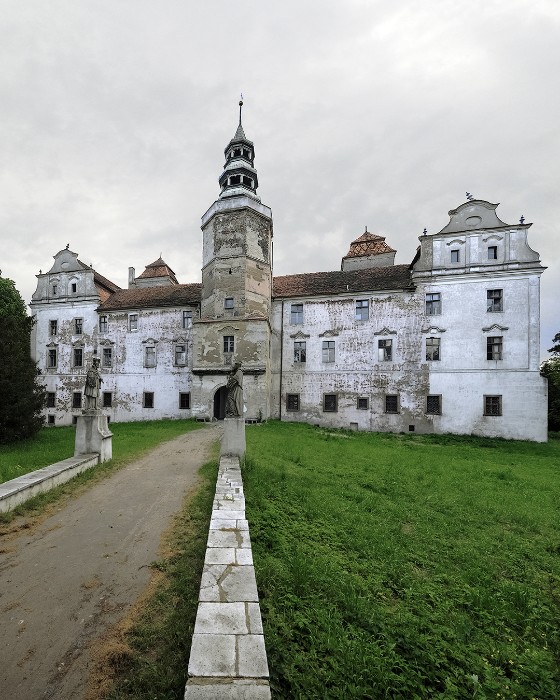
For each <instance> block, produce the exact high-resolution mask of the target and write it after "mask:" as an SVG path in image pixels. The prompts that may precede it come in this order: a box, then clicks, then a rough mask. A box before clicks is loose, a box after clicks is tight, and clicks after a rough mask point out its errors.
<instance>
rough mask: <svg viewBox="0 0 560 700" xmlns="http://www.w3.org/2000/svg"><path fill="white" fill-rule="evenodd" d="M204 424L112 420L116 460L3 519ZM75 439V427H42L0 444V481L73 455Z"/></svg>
mask: <svg viewBox="0 0 560 700" xmlns="http://www.w3.org/2000/svg"><path fill="white" fill-rule="evenodd" d="M201 425H202V424H200V423H197V422H196V421H193V420H156V421H142V422H137V423H111V424H110V426H109V427H110V429H111V432H112V433H113V459H111V460H110V461H108V462H105V463H103V464H100V465H98V466H97V467H95V468H94V469H88V470H87V471H85V472H82V473H81V474H79V475H78V476H76V477H75V478H74V479H72V480H71V481H69V482H67V483H66V484H62V485H61V486H57V487H56V488H54V489H52V490H51V491H48V492H46V493H43V494H40V495H39V496H35V497H34V498H32V499H30V500H29V501H26V502H25V503H22V504H21V505H20V506H17V507H16V508H14V510H12V511H10V512H9V513H0V522H9V521H10V520H12V519H13V518H14V517H15V516H17V515H22V514H24V513H33V512H37V511H40V510H41V509H42V508H43V507H44V506H45V505H46V504H48V503H51V502H52V501H54V500H57V499H58V498H59V497H60V496H63V495H68V494H69V493H72V492H73V491H74V489H76V488H78V487H80V486H81V485H82V484H84V483H86V482H89V481H95V480H96V479H99V478H103V477H104V476H105V475H106V474H107V473H108V472H110V471H113V470H115V469H118V468H120V467H122V466H124V465H125V464H128V463H129V462H130V461H131V460H133V459H136V458H138V457H140V456H141V455H142V454H144V453H145V452H147V451H148V450H151V449H153V448H154V447H156V446H157V445H159V443H161V442H165V441H167V440H172V439H173V438H175V437H178V436H179V435H183V434H184V433H186V432H189V431H190V430H196V429H198V428H200V427H201ZM74 438H75V429H74V428H73V427H60V428H43V429H42V430H40V431H39V433H38V434H37V435H36V436H35V437H33V438H31V439H29V440H23V441H21V442H19V443H16V444H14V445H2V446H0V483H2V482H3V481H8V480H9V479H14V478H16V477H17V476H21V475H22V474H26V473H27V472H31V471H34V470H35V469H40V468H41V467H46V466H48V465H49V464H52V463H54V462H58V461H60V460H62V459H66V458H67V457H72V456H73V454H74Z"/></svg>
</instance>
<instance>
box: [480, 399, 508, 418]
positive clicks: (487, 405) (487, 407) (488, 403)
mask: <svg viewBox="0 0 560 700" xmlns="http://www.w3.org/2000/svg"><path fill="white" fill-rule="evenodd" d="M493 406H495V407H496V410H494V407H493ZM483 415H484V416H489V417H491V418H499V417H500V416H502V415H503V404H502V394H484V413H483Z"/></svg>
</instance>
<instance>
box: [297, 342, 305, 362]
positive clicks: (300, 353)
mask: <svg viewBox="0 0 560 700" xmlns="http://www.w3.org/2000/svg"><path fill="white" fill-rule="evenodd" d="M306 359H307V353H306V349H305V340H296V341H294V362H305V361H306Z"/></svg>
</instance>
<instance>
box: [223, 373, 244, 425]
mask: <svg viewBox="0 0 560 700" xmlns="http://www.w3.org/2000/svg"><path fill="white" fill-rule="evenodd" d="M226 388H227V398H226V418H237V417H239V416H242V415H243V372H242V371H241V364H240V363H239V362H236V363H235V364H234V365H233V367H232V368H231V372H230V373H229V377H228V380H227V384H226Z"/></svg>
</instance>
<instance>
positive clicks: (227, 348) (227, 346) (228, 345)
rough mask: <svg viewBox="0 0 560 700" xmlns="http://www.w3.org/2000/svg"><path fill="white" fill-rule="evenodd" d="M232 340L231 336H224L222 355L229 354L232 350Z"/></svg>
mask: <svg viewBox="0 0 560 700" xmlns="http://www.w3.org/2000/svg"><path fill="white" fill-rule="evenodd" d="M234 347H235V346H234V340H233V336H232V335H224V353H226V354H229V353H232V352H233V350H234Z"/></svg>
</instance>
